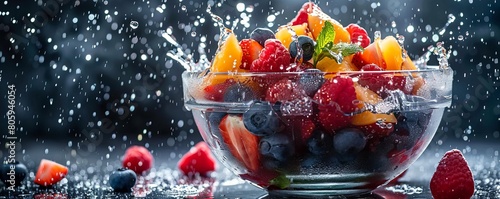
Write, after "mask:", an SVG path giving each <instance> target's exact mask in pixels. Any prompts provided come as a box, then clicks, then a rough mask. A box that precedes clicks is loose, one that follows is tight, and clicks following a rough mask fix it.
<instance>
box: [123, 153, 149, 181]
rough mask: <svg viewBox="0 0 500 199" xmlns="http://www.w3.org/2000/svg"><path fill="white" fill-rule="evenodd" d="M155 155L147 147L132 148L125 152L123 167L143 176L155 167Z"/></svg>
mask: <svg viewBox="0 0 500 199" xmlns="http://www.w3.org/2000/svg"><path fill="white" fill-rule="evenodd" d="M153 162H154V159H153V155H152V154H151V152H149V150H148V149H147V148H146V147H143V146H131V147H129V148H128V149H127V151H125V155H124V156H123V162H122V165H123V167H124V168H127V169H131V170H132V171H134V172H135V173H136V174H138V175H141V174H143V173H144V172H146V171H148V170H149V169H151V167H153Z"/></svg>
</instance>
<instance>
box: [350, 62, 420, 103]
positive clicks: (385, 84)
mask: <svg viewBox="0 0 500 199" xmlns="http://www.w3.org/2000/svg"><path fill="white" fill-rule="evenodd" d="M361 70H362V71H383V70H384V69H382V68H380V67H379V66H377V65H375V64H367V65H364V66H363V67H362V68H361ZM406 79H407V78H406V76H403V75H398V76H396V75H393V74H389V73H380V74H376V73H372V74H362V75H361V76H360V77H359V81H358V82H359V84H360V85H361V86H364V87H367V88H369V89H370V90H372V91H373V92H375V93H377V94H378V95H379V96H381V97H382V98H385V97H386V96H387V95H388V91H393V90H401V91H403V93H405V94H410V93H411V91H412V89H413V86H412V85H410V84H407V81H406Z"/></svg>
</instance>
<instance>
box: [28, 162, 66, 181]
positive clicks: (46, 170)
mask: <svg viewBox="0 0 500 199" xmlns="http://www.w3.org/2000/svg"><path fill="white" fill-rule="evenodd" d="M66 174H68V167H66V166H64V165H61V164H59V163H57V162H54V161H51V160H46V159H42V160H41V161H40V165H39V166H38V170H37V172H36V175H35V179H34V182H35V184H38V185H40V186H44V187H47V186H51V185H54V184H56V183H58V182H59V181H61V180H62V179H63V178H64V177H65V176H66Z"/></svg>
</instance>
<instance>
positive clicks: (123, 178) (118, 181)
mask: <svg viewBox="0 0 500 199" xmlns="http://www.w3.org/2000/svg"><path fill="white" fill-rule="evenodd" d="M136 181H137V175H136V174H135V172H134V171H132V170H130V169H125V168H120V169H117V170H115V171H113V172H112V173H111V175H110V176H109V186H111V188H113V190H114V191H116V192H132V187H134V185H135V182H136Z"/></svg>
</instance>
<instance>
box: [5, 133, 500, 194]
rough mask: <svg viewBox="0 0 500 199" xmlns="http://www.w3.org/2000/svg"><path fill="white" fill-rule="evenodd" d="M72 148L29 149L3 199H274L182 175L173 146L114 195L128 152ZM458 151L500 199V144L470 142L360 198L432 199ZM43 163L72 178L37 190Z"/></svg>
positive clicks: (218, 179) (215, 177) (229, 182)
mask: <svg viewBox="0 0 500 199" xmlns="http://www.w3.org/2000/svg"><path fill="white" fill-rule="evenodd" d="M38 144H39V145H40V143H38ZM66 144H67V143H44V144H43V146H40V147H33V146H34V145H32V146H31V147H29V148H28V147H26V148H27V149H26V151H25V153H24V156H23V159H24V160H23V162H25V164H26V165H27V166H28V168H29V170H30V174H29V175H30V176H29V177H28V178H29V179H28V181H26V182H25V185H24V186H21V187H19V188H18V191H17V192H8V191H6V190H5V188H2V191H1V192H0V198H273V197H271V196H268V195H267V193H266V192H265V191H263V190H261V189H259V188H256V187H254V186H253V185H251V184H249V183H247V182H245V181H243V180H240V179H238V178H236V177H235V176H234V175H232V174H231V173H230V172H229V171H228V170H227V169H224V168H222V165H220V164H219V167H218V171H217V172H216V173H213V174H212V176H211V177H205V178H200V177H198V178H187V177H183V176H182V175H181V174H180V173H179V172H178V170H176V163H177V161H176V160H177V159H178V158H179V157H178V156H179V154H180V153H181V152H183V151H184V152H185V151H187V149H185V150H182V149H177V150H176V152H177V153H172V152H170V151H169V149H168V148H167V147H165V148H164V149H159V150H155V151H153V154H154V156H155V167H154V168H153V169H152V171H151V172H150V173H149V175H148V176H146V177H140V178H139V181H138V184H137V185H136V187H135V188H134V192H133V193H129V194H118V193H114V192H113V191H111V190H110V188H109V186H108V184H107V182H106V180H107V178H108V175H109V174H110V173H111V171H112V170H114V169H116V168H117V167H119V166H120V160H119V159H120V157H121V155H122V154H123V151H121V150H117V149H116V150H111V151H110V150H102V151H99V149H98V150H97V151H95V152H94V153H92V154H91V155H88V156H86V157H74V156H72V155H71V154H72V151H71V150H70V149H69V148H68V147H67V146H65V145H66ZM25 146H26V144H25ZM453 148H457V149H460V150H462V152H463V153H464V156H465V157H466V159H467V161H468V162H469V166H470V167H471V170H472V172H473V174H474V178H475V184H476V192H475V195H474V197H473V198H500V166H499V165H500V159H499V153H500V144H497V143H465V142H463V143H453V144H447V145H444V144H443V145H442V146H437V145H432V144H431V146H430V147H429V148H428V149H427V150H426V151H425V152H424V154H423V155H422V156H421V157H420V158H419V159H418V160H417V161H416V162H415V163H414V164H413V165H412V166H411V167H410V168H409V170H408V172H407V173H406V174H405V176H404V177H403V178H401V179H400V181H399V182H398V183H397V184H393V185H389V186H386V187H381V188H379V189H378V190H376V191H374V193H371V194H368V195H365V196H362V197H359V198H395V199H398V198H432V195H431V193H430V189H429V181H430V179H431V177H432V174H433V172H434V171H435V167H436V166H437V164H438V162H439V160H440V158H441V157H442V155H443V154H444V153H445V152H446V151H448V150H450V149H453ZM73 154H74V151H73ZM42 158H47V159H52V160H54V161H57V162H59V163H62V164H69V168H70V171H69V173H68V176H67V177H66V179H65V180H63V181H62V182H60V183H59V184H58V185H57V186H55V187H52V188H44V189H42V188H39V187H38V186H37V185H33V183H31V181H32V179H33V177H34V172H35V170H34V168H36V166H37V165H38V163H39V161H40V159H42ZM339 198H343V197H339Z"/></svg>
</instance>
